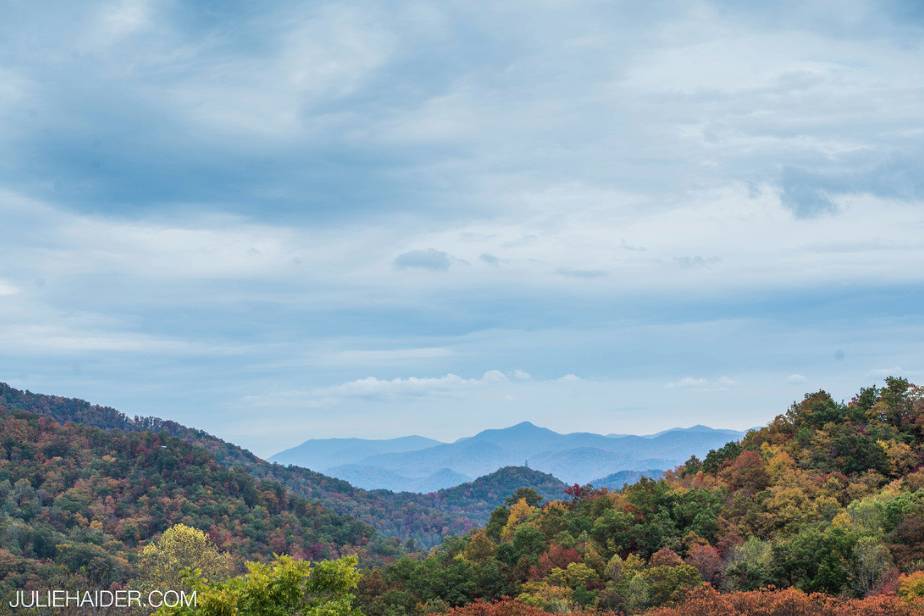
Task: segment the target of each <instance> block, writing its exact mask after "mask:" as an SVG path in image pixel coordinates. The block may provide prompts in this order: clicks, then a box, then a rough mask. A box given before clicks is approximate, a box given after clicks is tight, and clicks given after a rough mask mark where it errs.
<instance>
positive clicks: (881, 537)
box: [360, 379, 924, 616]
mask: <svg viewBox="0 0 924 616" xmlns="http://www.w3.org/2000/svg"><path fill="white" fill-rule="evenodd" d="M922 465H924V392H922V390H921V388H918V387H915V386H912V385H911V384H909V383H908V382H907V381H905V380H903V379H887V380H886V383H885V386H884V387H881V388H879V387H872V388H867V389H863V390H861V391H860V393H859V394H857V396H855V397H854V398H853V399H852V400H850V401H849V402H847V403H841V402H837V401H835V400H834V399H832V397H831V396H830V395H829V394H827V393H826V392H823V391H821V392H817V393H814V394H810V395H807V396H806V397H805V399H804V400H802V401H801V402H799V403H797V404H794V405H793V406H792V408H790V409H789V411H788V412H786V413H785V414H783V415H781V416H779V417H777V418H776V419H775V420H774V421H773V422H771V423H770V425H769V426H767V427H766V428H764V429H761V430H757V431H753V432H751V433H749V434H748V435H747V436H746V437H745V438H744V439H743V440H742V441H741V442H740V443H729V444H728V445H726V446H725V447H723V448H721V449H720V450H717V451H713V452H711V453H710V454H709V455H708V456H706V458H705V459H704V460H699V459H696V458H692V459H691V460H689V461H688V462H687V463H686V464H684V465H683V466H682V467H680V468H679V469H677V470H676V471H674V472H671V473H668V474H667V475H666V476H665V478H664V479H662V480H660V481H651V480H642V481H640V482H639V483H637V484H634V485H632V486H629V487H626V488H625V489H623V490H621V491H619V492H609V491H606V490H594V489H590V488H587V487H580V486H573V487H572V488H570V489H569V490H568V496H569V498H568V499H567V500H565V501H552V502H545V503H543V502H542V501H541V499H540V498H539V496H538V495H537V494H535V493H534V492H531V491H529V490H524V491H521V492H519V493H518V494H516V495H514V496H513V497H512V498H511V499H510V500H509V501H508V502H507V503H506V504H505V505H504V506H503V507H500V508H498V509H497V510H495V511H494V513H493V514H492V516H491V519H490V521H489V522H488V524H487V525H486V526H485V527H484V528H483V529H480V530H477V531H475V532H472V533H470V534H468V535H467V536H466V537H464V538H452V539H448V540H446V541H445V542H444V543H443V544H442V545H441V546H440V547H438V548H436V549H434V550H433V551H431V553H430V554H429V555H428V556H427V557H426V558H423V559H413V558H409V557H408V558H402V559H400V560H399V561H398V562H396V563H394V564H393V565H391V566H388V567H385V568H382V569H378V570H376V571H374V572H372V573H370V574H369V575H366V576H365V577H364V578H363V581H362V582H361V585H360V598H361V605H362V607H363V609H364V612H365V613H366V614H368V615H369V616H385V615H398V614H402V615H404V614H424V613H432V612H440V611H447V610H450V609H453V608H456V609H458V608H461V607H462V606H465V605H474V606H476V607H471V608H466V609H468V610H469V611H465V610H461V611H457V612H455V613H458V614H479V613H483V614H495V613H496V614H502V613H508V612H504V611H496V610H504V609H507V610H513V609H520V608H517V607H516V606H531V608H532V609H534V610H536V611H535V613H537V614H538V613H544V612H548V613H569V612H573V613H578V612H579V611H580V610H596V611H599V612H607V611H612V612H615V613H627V614H637V613H642V612H645V611H646V610H650V609H654V608H658V607H662V606H671V605H675V604H678V602H680V601H682V600H684V597H686V596H687V594H688V593H689V592H691V591H694V590H696V589H699V588H701V587H702V586H703V584H704V583H708V584H709V585H710V588H712V589H716V590H721V591H722V592H723V593H725V594H721V595H709V594H707V595H697V596H698V597H699V599H697V600H698V601H700V603H703V602H705V603H709V602H712V603H714V604H715V605H716V606H720V605H732V604H733V603H735V602H736V601H737V604H739V605H744V606H746V605H751V604H753V602H754V601H761V600H763V599H761V597H763V598H764V599H766V601H767V602H770V601H772V600H776V599H771V596H773V597H775V596H776V595H762V594H748V593H754V592H756V591H758V590H759V589H766V588H771V587H774V588H779V589H785V588H789V589H793V592H792V593H790V594H789V595H786V596H787V597H789V598H790V599H792V600H794V601H795V600H796V599H798V600H799V601H802V600H803V598H804V601H805V602H807V603H806V605H815V604H818V603H819V601H820V599H819V598H818V597H822V596H824V597H829V598H831V597H840V598H843V599H844V600H845V601H846V599H847V598H853V599H854V600H856V601H859V600H864V601H867V602H866V603H850V602H847V603H843V605H841V604H837V605H835V603H834V602H833V599H832V600H831V601H829V602H828V604H829V605H827V607H824V606H822V607H823V609H822V607H818V609H817V610H815V611H811V610H808V611H804V612H800V611H792V612H780V613H787V614H789V613H795V614H802V613H806V614H816V613H817V614H828V613H831V614H834V613H841V612H837V611H836V610H839V609H849V610H859V608H858V607H857V605H866V606H867V607H869V606H873V605H874V604H876V602H877V601H880V602H885V603H890V602H893V601H899V599H896V593H898V592H899V591H900V590H901V589H904V590H903V591H902V592H904V594H906V595H907V596H908V597H913V596H915V595H916V594H924V467H922ZM736 593H737V594H736ZM799 593H803V594H799ZM804 593H808V594H804ZM811 593H822V594H819V595H812V594H811ZM876 597H880V599H876ZM883 597H884V598H883ZM505 598H506V601H503V602H501V603H496V602H498V601H502V600H504V599H505ZM864 598H869V599H868V600H867V599H864ZM787 600H788V599H787ZM479 601H481V602H482V603H481V604H479V603H478V602H479ZM902 601H904V600H902ZM729 602H731V603H729ZM748 602H751V603H748ZM906 603H907V602H905V603H900V604H899V603H896V604H895V605H902V606H904V605H906ZM768 604H769V603H768ZM479 605H480V607H478V606H479ZM492 605H493V607H490V606H492ZM684 605H687V604H684ZM845 606H846V607H845ZM523 609H525V608H523ZM686 609H687V608H686V607H684V608H683V610H681V611H679V612H670V611H664V612H661V613H662V614H674V613H678V614H679V613H683V614H693V613H702V614H718V613H724V612H721V611H720V610H719V608H718V607H716V608H715V609H713V611H709V610H710V609H712V608H708V609H707V608H706V607H704V608H703V611H700V612H689V611H686ZM723 609H724V608H723ZM729 609H731V608H729ZM734 609H737V610H738V611H739V613H748V612H747V608H745V607H737V608H734ZM806 609H807V608H806ZM812 609H815V608H812ZM864 609H865V608H864ZM895 609H898V608H895ZM901 609H903V610H904V609H905V607H902V608H901ZM915 609H917V608H915ZM472 610H474V611H472ZM478 610H482V611H478ZM491 610H495V611H491ZM825 610H827V611H825ZM832 610H834V611H832ZM870 610H872V607H870ZM509 613H510V614H514V613H519V612H515V611H514V612H509ZM523 613H533V612H523ZM729 613H735V612H729ZM761 613H763V612H761ZM767 613H768V614H769V613H776V612H769V611H768V612H767ZM844 613H848V612H844ZM849 613H863V612H860V611H852V612H849ZM870 613H876V612H874V611H870ZM885 613H893V612H885ZM894 613H899V612H894Z"/></svg>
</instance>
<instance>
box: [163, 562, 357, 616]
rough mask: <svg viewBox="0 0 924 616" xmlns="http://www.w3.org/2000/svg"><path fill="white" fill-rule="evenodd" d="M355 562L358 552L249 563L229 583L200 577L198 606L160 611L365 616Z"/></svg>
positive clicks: (216, 615)
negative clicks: (359, 601) (359, 600)
mask: <svg viewBox="0 0 924 616" xmlns="http://www.w3.org/2000/svg"><path fill="white" fill-rule="evenodd" d="M356 565H357V559H356V558H355V557H345V558H341V559H339V560H331V561H322V562H320V563H317V564H315V565H313V566H312V564H311V563H309V562H308V561H305V560H296V559H294V558H292V557H291V556H278V557H276V559H275V560H274V561H272V562H270V563H257V562H250V563H247V573H246V574H245V575H242V576H238V577H234V578H231V579H229V580H227V581H225V582H220V583H217V584H213V583H210V582H208V581H206V580H204V579H201V578H200V579H198V580H195V583H194V589H195V591H196V593H197V595H196V598H197V605H196V606H194V607H185V606H183V607H177V608H162V609H160V610H159V611H158V612H157V616H228V615H232V614H240V615H242V616H243V615H245V614H246V615H247V616H361V613H360V611H359V610H358V609H357V608H355V607H354V606H353V601H354V595H353V593H354V591H355V590H356V587H357V585H358V584H359V579H360V575H359V572H358V571H357V569H356Z"/></svg>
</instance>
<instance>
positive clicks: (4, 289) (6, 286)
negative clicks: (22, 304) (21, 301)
mask: <svg viewBox="0 0 924 616" xmlns="http://www.w3.org/2000/svg"><path fill="white" fill-rule="evenodd" d="M17 293H19V289H18V288H17V287H15V286H14V285H12V284H10V283H9V282H6V281H4V280H2V279H0V296H3V295H16V294H17Z"/></svg>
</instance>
